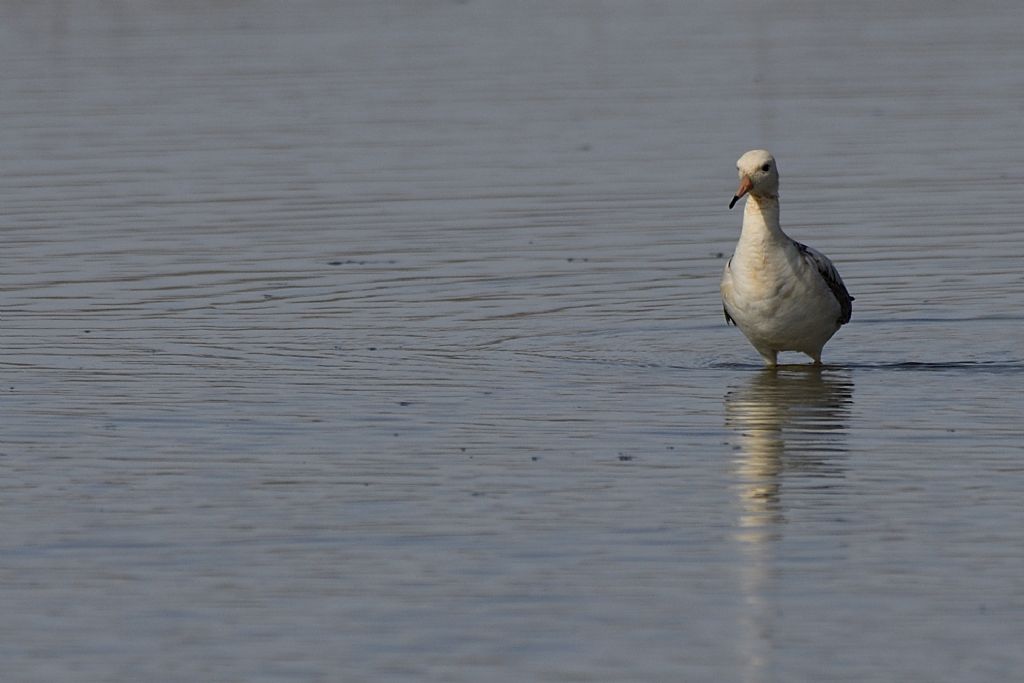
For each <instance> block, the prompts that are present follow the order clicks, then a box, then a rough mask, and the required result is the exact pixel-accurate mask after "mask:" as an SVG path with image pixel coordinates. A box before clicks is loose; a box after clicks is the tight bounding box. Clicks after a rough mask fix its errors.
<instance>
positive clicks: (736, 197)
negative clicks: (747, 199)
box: [729, 194, 740, 209]
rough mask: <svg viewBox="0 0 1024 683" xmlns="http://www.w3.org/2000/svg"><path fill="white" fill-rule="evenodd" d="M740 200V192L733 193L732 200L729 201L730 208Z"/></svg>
mask: <svg viewBox="0 0 1024 683" xmlns="http://www.w3.org/2000/svg"><path fill="white" fill-rule="evenodd" d="M739 200H740V196H739V195H738V194H736V195H733V196H732V201H731V202H729V208H730V209H731V208H732V207H734V206H736V202H738V201H739Z"/></svg>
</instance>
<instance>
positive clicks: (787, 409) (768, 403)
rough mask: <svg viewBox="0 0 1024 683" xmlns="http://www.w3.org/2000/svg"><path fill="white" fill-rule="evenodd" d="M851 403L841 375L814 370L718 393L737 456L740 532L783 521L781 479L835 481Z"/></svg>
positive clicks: (799, 369) (767, 375)
mask: <svg viewBox="0 0 1024 683" xmlns="http://www.w3.org/2000/svg"><path fill="white" fill-rule="evenodd" d="M852 403H853V381H852V379H851V378H850V374H849V372H846V371H841V370H839V371H836V370H824V369H821V368H816V367H814V366H794V367H793V368H780V369H776V370H770V369H765V370H763V371H761V372H760V373H758V374H757V375H756V376H755V377H754V378H753V379H752V380H751V381H750V382H748V383H747V384H746V385H745V386H741V387H736V388H732V389H730V390H729V391H728V392H727V393H726V395H725V420H726V426H728V427H730V428H731V429H732V431H733V434H732V443H733V444H734V445H735V446H736V447H737V450H738V457H737V459H736V461H735V474H736V479H737V482H738V486H739V492H740V502H741V508H742V512H741V515H740V524H739V526H740V528H741V529H763V528H765V527H769V526H772V525H773V524H776V523H778V522H781V521H783V519H784V509H785V507H784V505H783V502H782V499H781V486H782V479H783V475H787V476H794V477H802V478H811V477H814V478H821V479H823V480H824V479H827V478H836V477H841V476H842V473H843V462H842V461H843V457H844V452H845V450H846V445H845V441H846V421H847V420H848V418H849V413H850V406H851V405H852ZM827 485H828V484H827V482H825V481H822V486H827Z"/></svg>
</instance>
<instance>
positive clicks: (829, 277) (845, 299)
mask: <svg viewBox="0 0 1024 683" xmlns="http://www.w3.org/2000/svg"><path fill="white" fill-rule="evenodd" d="M794 244H796V248H797V249H799V250H800V256H802V257H803V259H804V261H806V262H807V265H809V266H811V267H812V268H814V269H815V270H816V271H818V274H819V275H821V279H823V280H824V281H825V284H826V285H828V288H829V289H831V290H832V294H833V295H835V297H836V301H838V302H839V310H840V313H839V324H840V325H845V324H846V323H848V322H850V314H851V313H852V312H853V297H852V296H850V293H849V292H848V291H846V285H844V284H843V278H841V277H839V271H838V270H836V267H835V266H834V265H833V264H832V261H830V260H829V258H828V256H825V255H824V254H822V253H821V252H820V251H818V250H817V249H812V248H810V247H809V246H807V245H806V244H800V243H799V242H794Z"/></svg>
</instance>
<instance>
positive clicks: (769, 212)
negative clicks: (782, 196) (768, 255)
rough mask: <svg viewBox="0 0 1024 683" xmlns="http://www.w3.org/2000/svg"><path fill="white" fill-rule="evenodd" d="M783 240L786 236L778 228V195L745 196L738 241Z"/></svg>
mask: <svg viewBox="0 0 1024 683" xmlns="http://www.w3.org/2000/svg"><path fill="white" fill-rule="evenodd" d="M784 239H786V235H785V233H784V232H782V228H781V227H780V226H779V197H778V195H773V196H766V195H761V196H758V195H753V194H751V195H747V204H746V206H745V207H744V208H743V232H742V234H741V235H740V240H741V241H753V242H766V241H775V240H784Z"/></svg>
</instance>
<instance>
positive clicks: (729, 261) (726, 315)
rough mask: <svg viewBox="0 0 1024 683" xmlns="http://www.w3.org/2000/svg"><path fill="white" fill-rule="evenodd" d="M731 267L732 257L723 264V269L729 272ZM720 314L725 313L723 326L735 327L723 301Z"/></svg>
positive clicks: (734, 322)
mask: <svg viewBox="0 0 1024 683" xmlns="http://www.w3.org/2000/svg"><path fill="white" fill-rule="evenodd" d="M731 266H732V256H730V257H729V260H728V261H726V262H725V269H726V270H729V268H730V267H731ZM722 313H725V324H726V325H733V326H735V325H736V321H735V320H733V319H732V316H731V315H729V309H728V308H726V307H725V302H724V301H723V302H722Z"/></svg>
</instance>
